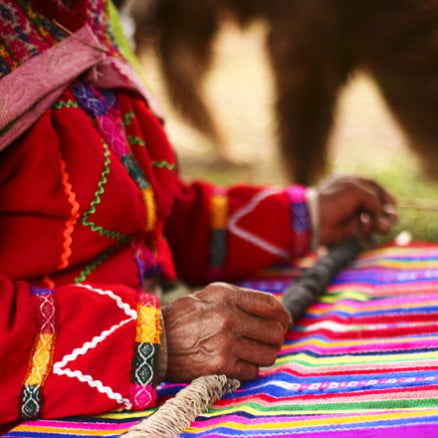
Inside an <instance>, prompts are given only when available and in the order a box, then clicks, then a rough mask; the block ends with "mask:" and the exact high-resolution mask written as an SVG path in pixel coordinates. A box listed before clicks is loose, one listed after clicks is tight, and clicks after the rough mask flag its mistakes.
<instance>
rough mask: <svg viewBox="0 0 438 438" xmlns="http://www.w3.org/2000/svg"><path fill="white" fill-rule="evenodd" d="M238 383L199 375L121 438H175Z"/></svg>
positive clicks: (216, 376) (232, 380) (233, 380)
mask: <svg viewBox="0 0 438 438" xmlns="http://www.w3.org/2000/svg"><path fill="white" fill-rule="evenodd" d="M239 386H240V383H239V381H238V380H236V379H233V378H230V377H227V376H225V375H217V374H214V375H210V376H201V377H198V378H197V379H195V380H193V381H192V382H191V383H190V385H188V386H186V387H185V388H183V389H182V390H181V391H179V392H178V393H177V394H176V395H175V397H173V398H171V399H169V400H167V401H166V403H164V404H163V405H162V406H161V407H160V408H158V410H157V411H156V412H154V413H153V414H152V415H151V416H150V417H147V418H146V419H144V420H143V421H141V422H140V423H138V424H136V425H135V426H132V427H131V428H130V429H128V431H127V432H126V433H124V434H123V435H121V437H123V438H176V437H178V436H179V435H180V433H181V432H183V431H184V429H185V428H186V427H188V426H190V424H191V423H192V422H193V421H194V420H195V419H196V417H197V416H198V415H200V414H202V413H203V412H205V411H206V410H207V409H208V407H209V406H210V405H211V404H213V403H214V402H215V401H216V400H219V399H220V398H221V397H222V396H223V395H224V394H226V393H228V392H232V391H234V390H236V389H237V388H238V387H239Z"/></svg>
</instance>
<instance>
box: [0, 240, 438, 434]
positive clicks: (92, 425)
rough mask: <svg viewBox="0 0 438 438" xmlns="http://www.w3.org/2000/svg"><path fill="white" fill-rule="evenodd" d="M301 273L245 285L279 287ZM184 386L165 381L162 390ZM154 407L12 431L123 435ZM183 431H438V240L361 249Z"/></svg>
mask: <svg viewBox="0 0 438 438" xmlns="http://www.w3.org/2000/svg"><path fill="white" fill-rule="evenodd" d="M310 261H311V260H309V259H308V260H304V265H305V264H306V263H307V264H308V263H310ZM292 273H296V271H295V269H294V268H291V269H279V270H271V271H269V272H265V273H263V274H261V275H260V276H258V277H255V278H252V279H249V280H248V281H246V282H244V283H243V285H244V286H247V287H254V288H258V289H261V290H266V291H269V292H273V293H275V294H279V295H280V294H281V291H282V290H283V289H284V288H285V286H286V285H287V283H288V281H289V278H290V275H291V274H292ZM180 388H181V385H165V386H163V387H162V388H161V389H160V391H159V394H160V397H161V400H162V401H164V400H166V399H167V398H168V397H171V396H172V395H173V394H175V393H176V392H177V391H178V390H179V389H180ZM151 412H152V411H151V410H149V411H145V412H143V413H138V412H137V413H135V414H134V413H128V414H125V413H115V414H108V415H106V416H100V417H93V418H82V419H80V418H74V419H68V420H65V421H42V420H40V421H36V422H27V423H24V424H22V425H20V426H19V427H17V428H15V429H14V430H12V431H11V432H9V433H8V434H6V435H5V436H7V437H22V438H24V437H29V438H30V437H32V438H36V437H47V438H55V437H66V436H68V437H71V438H73V437H79V436H81V437H84V436H108V437H116V436H118V435H119V434H121V433H123V432H124V431H125V430H126V429H127V428H129V427H130V426H131V425H133V424H134V423H136V422H137V421H138V420H139V419H140V418H142V417H144V416H145V415H149V414H150V413H151ZM181 436H182V437H184V438H192V437H193V438H195V437H212V438H219V437H224V438H225V437H232V436H239V437H248V438H249V437H251V438H253V437H254V438H255V437H257V438H258V437H289V436H297V437H303V438H304V437H306V438H307V437H309V438H310V437H323V438H329V437H336V438H338V437H341V438H346V437H355V438H357V437H389V438H392V437H397V438H401V437H418V436H421V437H422V438H427V437H437V436H438V244H418V243H417V244H411V245H410V246H407V247H389V246H388V247H382V248H379V249H376V250H372V251H368V252H366V253H364V254H363V255H361V256H360V257H359V259H358V260H356V261H355V263H354V264H353V265H352V266H351V268H349V269H347V270H345V271H344V272H342V273H341V274H339V275H338V276H337V278H336V279H335V280H334V281H333V283H332V285H331V286H330V288H329V290H328V291H327V293H326V294H324V295H323V296H322V298H321V299H320V301H319V302H318V303H317V304H315V305H314V306H312V308H311V309H309V311H308V313H307V314H306V315H305V316H304V317H303V318H302V319H301V320H299V321H298V323H297V324H296V326H295V328H294V330H292V331H290V332H289V333H288V334H287V337H286V340H285V343H284V346H283V348H282V350H281V352H280V354H279V357H278V360H277V362H276V363H275V364H274V366H272V367H269V368H265V369H263V370H262V372H261V375H260V377H259V378H258V379H257V380H255V381H252V382H250V383H246V384H244V385H243V386H242V387H241V388H240V389H239V390H237V391H236V392H235V393H233V394H229V395H227V396H225V397H224V398H223V399H222V400H221V401H219V402H217V403H215V404H214V406H213V407H212V408H211V409H210V410H209V411H208V413H206V414H204V415H201V416H199V417H198V418H197V420H196V421H195V422H194V423H192V425H191V427H190V428H188V429H187V430H186V431H185V432H184V433H183V434H182V435H181Z"/></svg>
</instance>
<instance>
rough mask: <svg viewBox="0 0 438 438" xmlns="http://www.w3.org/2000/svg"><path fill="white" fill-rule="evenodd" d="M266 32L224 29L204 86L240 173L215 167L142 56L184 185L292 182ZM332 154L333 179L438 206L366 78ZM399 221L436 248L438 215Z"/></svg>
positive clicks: (359, 80)
mask: <svg viewBox="0 0 438 438" xmlns="http://www.w3.org/2000/svg"><path fill="white" fill-rule="evenodd" d="M263 32H264V29H263V27H262V26H261V25H253V26H252V27H251V28H250V29H249V30H248V31H246V32H245V33H242V32H240V31H239V30H236V29H235V28H234V27H233V26H232V25H227V26H225V27H224V29H223V31H222V33H221V36H220V38H219V40H218V42H217V46H216V61H215V65H214V69H213V70H212V72H211V74H210V75H209V77H208V80H207V83H206V92H207V95H208V100H209V102H210V105H211V109H212V112H213V114H214V115H215V117H216V119H217V120H218V121H220V128H221V130H222V131H223V134H224V137H225V138H226V141H227V149H228V151H229V152H230V153H231V154H232V156H233V157H234V158H235V159H236V161H237V162H240V163H243V164H242V165H235V166H229V167H223V166H221V165H219V163H217V162H215V161H214V159H215V154H214V150H213V148H212V145H211V144H210V142H209V141H208V140H207V139H205V138H204V137H203V136H202V135H200V134H199V133H197V132H196V131H195V130H193V129H191V128H190V127H188V126H187V124H186V123H185V122H184V121H183V120H181V118H180V117H179V116H178V115H177V114H176V113H175V111H174V109H173V108H172V106H171V105H170V103H169V102H168V101H167V100H166V95H165V90H164V88H163V84H162V83H161V81H160V74H159V71H158V69H157V64H156V60H155V58H154V56H152V55H151V54H148V53H145V54H143V55H142V56H141V58H140V60H141V63H142V66H143V67H144V70H145V73H146V77H147V79H148V81H149V84H150V87H151V89H152V90H153V91H154V93H155V94H157V95H158V96H159V97H160V101H161V104H162V107H163V110H164V113H165V114H166V125H167V131H168V133H169V136H170V139H171V141H172V143H173V145H174V147H175V149H176V150H177V153H178V155H179V158H180V165H181V172H182V174H183V176H184V177H185V178H186V179H189V180H193V179H197V178H203V179H208V180H210V181H212V182H214V183H217V184H223V185H227V184H231V183H233V182H236V181H241V182H242V181H244V182H251V183H257V184H259V183H262V184H265V183H269V184H285V183H286V182H287V181H286V179H285V176H284V172H283V169H282V166H281V160H280V159H279V157H278V154H277V147H276V139H275V123H274V120H273V115H272V111H271V106H272V101H273V96H272V86H271V85H272V83H271V77H270V71H269V66H268V65H267V63H266V59H265V56H264V53H263V48H262V45H261V41H262V38H261V37H262V35H263ZM330 151H331V155H330V162H331V171H334V172H354V173H359V174H361V175H365V176H371V177H373V178H376V179H377V180H378V181H380V182H382V183H383V184H385V185H387V186H388V187H389V188H390V189H391V190H392V191H393V192H394V193H395V194H396V196H397V198H398V199H400V200H401V201H402V202H419V201H421V202H422V201H426V202H428V203H430V202H431V201H432V202H435V201H437V202H438V196H437V194H438V182H432V181H427V180H425V179H424V178H423V176H422V172H421V169H420V167H419V165H418V163H417V160H416V157H415V156H414V155H413V154H412V153H411V152H410V150H409V149H408V147H407V144H406V142H405V140H404V137H403V134H402V132H401V130H400V129H399V127H398V126H397V123H396V122H395V121H394V120H393V118H392V116H391V114H389V112H388V111H387V109H386V107H385V104H384V102H383V101H382V99H381V97H380V94H379V91H378V89H377V88H376V87H375V85H374V83H373V82H372V80H371V79H370V78H368V77H367V76H366V75H365V74H358V75H357V76H355V77H353V78H352V79H351V81H350V83H349V84H348V86H346V87H345V89H344V90H343V91H342V95H341V98H340V100H339V105H338V112H337V117H336V125H335V127H334V130H333V133H332V136H331V148H330ZM400 216H401V220H400V224H399V226H398V228H397V230H396V231H397V232H398V231H400V230H402V229H409V230H410V231H411V232H412V233H413V237H414V238H415V239H420V240H432V241H438V226H436V223H438V221H437V219H438V211H437V210H435V209H428V210H411V209H405V208H404V209H402V210H400Z"/></svg>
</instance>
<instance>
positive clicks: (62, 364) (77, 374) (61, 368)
mask: <svg viewBox="0 0 438 438" xmlns="http://www.w3.org/2000/svg"><path fill="white" fill-rule="evenodd" d="M76 286H78V287H83V288H84V289H88V290H89V291H91V292H94V293H97V294H99V295H105V296H107V297H109V298H111V299H112V300H113V301H114V302H115V303H116V304H117V307H119V308H120V309H122V310H123V312H124V313H125V314H126V315H127V316H128V318H127V319H124V320H123V321H120V322H119V323H118V324H114V325H113V326H112V327H110V328H109V329H107V330H103V331H102V332H101V333H100V334H99V335H97V336H94V337H93V338H92V339H91V340H90V341H87V342H85V343H84V344H83V345H82V346H81V347H78V348H75V349H74V350H73V351H72V352H71V353H70V354H66V355H65V356H64V357H63V358H62V360H60V361H58V362H56V363H55V364H54V365H53V372H54V373H55V374H57V375H59V376H61V375H65V376H67V377H70V378H76V379H78V380H79V381H80V382H84V383H87V384H88V385H89V386H90V387H91V388H95V389H97V390H98V391H99V392H100V393H102V394H105V395H106V396H107V397H108V398H110V399H112V400H115V401H117V403H119V404H121V405H123V406H124V407H125V408H126V409H128V410H129V409H132V404H131V402H130V401H129V400H128V399H126V398H124V397H123V396H122V394H120V393H118V392H115V391H113V389H112V388H111V387H109V386H106V385H104V384H103V382H102V381H100V380H97V379H95V378H93V376H90V375H88V374H84V373H82V372H81V371H79V370H72V369H70V368H66V365H67V364H68V363H69V362H71V361H73V360H75V359H76V358H77V357H78V356H81V355H84V354H86V353H87V352H88V351H89V350H91V349H93V348H95V347H96V346H97V345H98V344H99V343H101V342H103V341H104V340H105V339H106V338H108V336H110V335H111V334H112V333H114V332H115V331H116V330H118V329H119V328H120V327H123V326H124V325H126V324H128V323H129V322H131V321H133V320H136V319H137V312H136V311H135V310H133V309H131V308H130V307H129V305H128V304H126V303H125V302H124V301H123V300H122V299H121V298H120V297H119V296H118V295H116V294H115V293H114V292H112V291H110V290H103V289H98V288H94V287H92V286H90V285H88V284H77V285H76Z"/></svg>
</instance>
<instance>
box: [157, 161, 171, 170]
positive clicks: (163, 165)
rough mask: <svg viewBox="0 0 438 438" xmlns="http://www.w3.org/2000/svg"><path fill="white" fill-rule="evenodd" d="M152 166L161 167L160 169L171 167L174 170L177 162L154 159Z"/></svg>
mask: <svg viewBox="0 0 438 438" xmlns="http://www.w3.org/2000/svg"><path fill="white" fill-rule="evenodd" d="M152 166H154V167H159V168H160V169H163V168H165V169H169V170H173V169H175V164H172V163H169V162H167V161H152Z"/></svg>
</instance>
